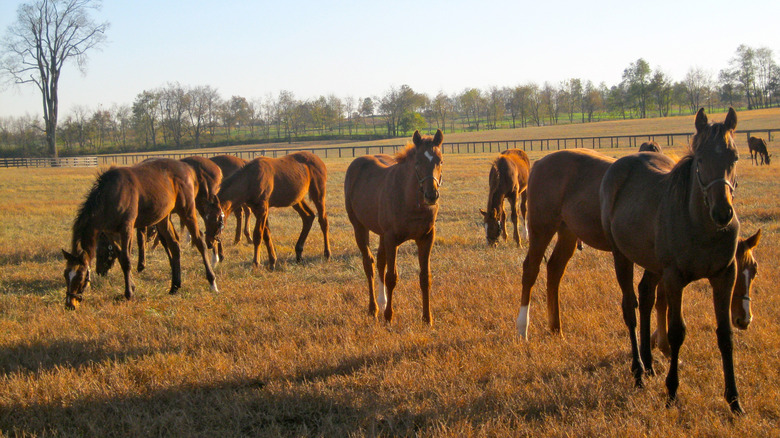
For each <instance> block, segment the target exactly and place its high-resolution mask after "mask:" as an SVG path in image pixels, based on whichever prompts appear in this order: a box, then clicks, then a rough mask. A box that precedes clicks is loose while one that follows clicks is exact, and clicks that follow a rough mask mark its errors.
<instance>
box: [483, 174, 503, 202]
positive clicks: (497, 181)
mask: <svg viewBox="0 0 780 438" xmlns="http://www.w3.org/2000/svg"><path fill="white" fill-rule="evenodd" d="M489 180H490V193H489V194H488V205H487V211H488V212H490V211H491V210H493V209H496V210H501V208H502V205H501V204H503V202H504V193H503V191H502V190H501V174H500V173H499V171H498V167H493V168H492V169H490V176H489Z"/></svg>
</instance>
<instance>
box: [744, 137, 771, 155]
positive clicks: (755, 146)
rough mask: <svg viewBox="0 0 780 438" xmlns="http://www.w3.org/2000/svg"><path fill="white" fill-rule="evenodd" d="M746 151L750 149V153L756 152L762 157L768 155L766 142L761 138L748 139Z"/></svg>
mask: <svg viewBox="0 0 780 438" xmlns="http://www.w3.org/2000/svg"><path fill="white" fill-rule="evenodd" d="M748 149H750V151H751V152H753V151H756V152H758V153H759V154H762V155H766V154H768V151H767V149H766V142H765V141H764V139H763V138H758V137H750V138H749V139H748Z"/></svg>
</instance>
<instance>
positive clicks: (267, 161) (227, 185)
mask: <svg viewBox="0 0 780 438" xmlns="http://www.w3.org/2000/svg"><path fill="white" fill-rule="evenodd" d="M327 178H328V174H327V169H326V168H325V163H323V162H322V159H320V158H319V157H318V156H316V155H314V154H312V153H310V152H295V153H292V154H290V155H286V156H284V157H281V158H269V157H258V158H255V159H254V160H252V161H250V162H248V163H247V164H246V165H244V167H242V168H241V169H239V170H238V171H237V172H236V173H234V174H233V175H231V176H230V177H229V178H226V179H224V180H223V181H222V187H221V188H220V190H219V193H218V194H217V197H218V198H219V205H220V208H221V209H222V212H223V214H224V215H225V216H228V215H230V213H231V212H232V211H233V209H234V208H240V206H241V205H247V206H249V208H250V209H251V210H252V213H253V214H254V215H255V219H256V222H255V228H254V232H253V235H252V242H253V243H254V259H253V264H254V266H255V267H258V266H260V261H259V259H260V241H261V239H262V240H263V241H264V242H265V246H266V249H267V250H268V267H269V268H270V269H271V270H273V269H274V266H275V265H276V251H275V250H274V246H273V242H272V241H271V230H270V229H269V227H268V209H269V208H270V207H290V206H292V208H293V209H294V210H295V211H296V212H297V213H298V214H299V215H300V216H301V221H303V228H302V229H301V234H300V236H298V242H297V243H296V244H295V259H296V260H297V261H298V262H300V261H301V260H302V257H301V255H302V254H303V245H304V243H305V242H306V237H307V236H308V235H309V231H310V230H311V227H312V224H313V223H314V211H313V210H312V208H311V207H310V206H309V204H308V203H306V201H305V200H304V197H305V196H306V194H307V193H308V194H309V199H310V200H311V202H312V203H314V207H315V208H316V209H317V219H318V221H319V224H320V228H321V229H322V236H323V240H324V256H325V259H329V258H330V240H329V237H328V215H327V212H326V211H325V188H326V182H327ZM220 231H221V228H220V225H219V224H218V222H216V218H212V219H211V220H206V241H207V242H213V241H214V240H215V239H216V238H217V237H218V236H219V233H220Z"/></svg>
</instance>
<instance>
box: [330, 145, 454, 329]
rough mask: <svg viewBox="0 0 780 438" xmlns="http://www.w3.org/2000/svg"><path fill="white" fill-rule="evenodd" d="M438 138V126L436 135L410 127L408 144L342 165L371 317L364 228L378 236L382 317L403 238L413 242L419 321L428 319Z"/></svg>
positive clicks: (389, 304) (373, 306) (388, 311)
mask: <svg viewBox="0 0 780 438" xmlns="http://www.w3.org/2000/svg"><path fill="white" fill-rule="evenodd" d="M443 141H444V134H443V133H442V132H441V130H438V131H436V135H435V136H425V137H423V136H421V135H420V133H419V132H418V131H415V132H414V135H413V136H412V142H413V144H410V145H407V147H406V149H404V150H403V151H401V152H399V153H397V154H396V155H395V156H389V155H373V156H363V157H359V158H356V159H355V160H354V161H352V163H351V164H350V165H349V168H347V173H346V176H345V179H344V200H345V203H346V208H347V215H348V216H349V221H350V222H351V223H352V227H353V228H354V230H355V241H356V242H357V246H358V249H359V250H360V254H361V255H362V256H363V270H364V271H365V274H366V277H367V279H368V313H369V315H371V316H373V317H376V316H377V311H378V308H377V301H376V300H375V298H374V257H373V256H372V254H371V250H370V249H369V247H368V245H369V234H368V233H369V231H372V232H374V233H376V234H378V235H379V249H378V251H377V258H378V263H377V270H378V272H379V286H378V288H377V289H378V290H379V291H382V292H381V294H380V295H379V310H384V317H385V320H386V321H387V322H390V321H392V319H393V289H395V285H396V281H397V280H398V273H397V271H396V255H397V252H398V246H399V245H400V244H401V243H403V242H405V241H407V240H414V241H415V243H416V244H417V258H418V261H419V264H420V289H421V290H422V306H423V320H425V322H427V323H428V324H432V322H433V320H432V319H431V310H430V303H429V291H430V287H431V281H430V276H431V268H430V257H431V248H432V247H433V241H434V236H435V234H436V227H435V225H436V215H437V214H438V211H439V206H438V200H439V187H440V186H441V165H442V155H441V153H442V151H441V145H442V142H443ZM385 268H387V273H385ZM383 284H384V286H383Z"/></svg>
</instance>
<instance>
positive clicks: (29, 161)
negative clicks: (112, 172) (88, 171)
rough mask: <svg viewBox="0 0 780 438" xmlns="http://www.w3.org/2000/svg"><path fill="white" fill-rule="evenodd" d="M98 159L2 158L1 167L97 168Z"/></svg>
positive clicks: (0, 159)
mask: <svg viewBox="0 0 780 438" xmlns="http://www.w3.org/2000/svg"><path fill="white" fill-rule="evenodd" d="M97 165H98V159H97V157H65V158H0V167H95V166H97Z"/></svg>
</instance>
